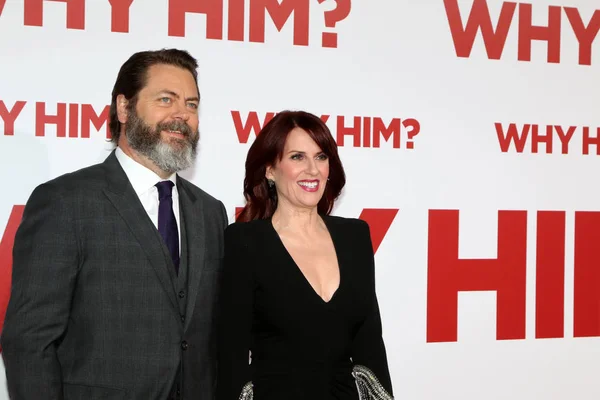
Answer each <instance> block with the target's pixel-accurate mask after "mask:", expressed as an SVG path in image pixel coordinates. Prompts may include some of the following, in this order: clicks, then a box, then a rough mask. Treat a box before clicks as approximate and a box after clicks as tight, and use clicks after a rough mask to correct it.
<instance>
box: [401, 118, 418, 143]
mask: <svg viewBox="0 0 600 400" xmlns="http://www.w3.org/2000/svg"><path fill="white" fill-rule="evenodd" d="M402 125H404V127H405V128H408V127H411V128H412V129H411V130H410V131H408V140H407V141H406V148H407V149H414V147H415V143H414V142H412V139H413V138H414V137H415V136H417V135H418V134H419V132H421V124H420V123H419V121H417V120H416V119H414V118H408V119H405V120H404V121H402Z"/></svg>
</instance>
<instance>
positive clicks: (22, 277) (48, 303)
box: [2, 184, 79, 400]
mask: <svg viewBox="0 0 600 400" xmlns="http://www.w3.org/2000/svg"><path fill="white" fill-rule="evenodd" d="M71 213H72V209H71V208H70V207H69V203H68V202H67V201H65V199H64V198H63V196H61V195H60V193H59V191H58V190H57V189H56V188H55V187H53V186H51V185H48V184H46V185H41V186H39V187H38V188H36V189H35V190H34V192H33V193H32V195H31V197H30V198H29V200H28V202H27V204H26V206H25V210H24V214H23V220H22V221H21V224H20V225H19V228H18V230H17V233H16V236H15V242H14V247H13V270H12V288H11V296H10V300H9V304H8V309H7V311H6V318H5V321H4V328H3V331H2V356H3V358H4V366H5V369H6V379H7V386H8V392H9V396H10V398H11V399H14V400H27V399H41V398H44V399H49V400H57V399H62V398H63V394H62V392H63V390H62V374H61V366H60V364H59V362H58V358H57V346H58V344H59V343H60V340H61V338H62V336H63V334H64V333H65V330H66V326H67V321H68V319H69V312H70V308H71V297H72V294H73V290H74V287H75V280H76V276H77V271H78V268H79V248H78V237H77V235H76V227H75V225H74V221H73V217H72V215H71Z"/></svg>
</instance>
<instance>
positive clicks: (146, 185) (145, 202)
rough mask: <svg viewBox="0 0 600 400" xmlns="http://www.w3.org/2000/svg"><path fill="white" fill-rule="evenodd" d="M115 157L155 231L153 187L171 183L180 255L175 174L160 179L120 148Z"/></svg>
mask: <svg viewBox="0 0 600 400" xmlns="http://www.w3.org/2000/svg"><path fill="white" fill-rule="evenodd" d="M115 155H116V156H117V160H118V161H119V164H121V167H122V168H123V170H124V171H125V174H126V175H127V178H129V182H131V186H133V190H134V191H135V193H136V194H137V195H138V198H139V199H140V202H141V203H142V206H143V207H144V210H146V213H147V214H148V216H149V217H150V219H151V220H152V222H153V223H154V226H155V227H156V229H158V203H159V201H158V188H157V187H156V186H154V185H156V184H157V183H158V182H160V181H166V180H170V181H171V182H173V184H174V186H173V213H174V214H175V220H176V221H177V231H178V236H179V254H180V255H181V224H180V223H179V193H178V191H177V180H176V178H175V177H176V174H173V175H171V176H170V177H169V178H168V179H162V178H161V177H160V176H158V175H156V173H154V172H153V171H151V170H150V169H148V168H146V167H144V166H143V165H142V164H140V163H138V162H137V161H135V160H134V159H132V158H131V157H129V156H128V155H127V154H125V153H124V152H123V150H121V148H119V147H117V149H116V151H115Z"/></svg>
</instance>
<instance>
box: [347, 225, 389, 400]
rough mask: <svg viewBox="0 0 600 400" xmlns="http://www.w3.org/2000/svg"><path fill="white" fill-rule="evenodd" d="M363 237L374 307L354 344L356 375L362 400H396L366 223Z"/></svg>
mask: <svg viewBox="0 0 600 400" xmlns="http://www.w3.org/2000/svg"><path fill="white" fill-rule="evenodd" d="M361 222H362V221H361ZM359 237H360V240H361V242H363V243H365V246H366V245H368V248H367V249H366V250H365V251H367V254H368V259H369V265H368V275H367V277H368V280H367V283H368V289H367V294H366V295H367V298H368V299H369V300H368V301H369V303H370V304H369V308H368V310H369V311H368V313H367V315H366V317H365V319H364V321H363V322H362V324H361V326H360V327H359V329H358V332H357V334H356V336H355V338H354V341H353V344H352V361H353V364H354V368H353V375H354V378H355V379H356V382H357V386H358V389H359V394H360V399H361V400H363V399H369V400H392V399H393V391H392V382H391V378H390V373H389V369H388V362H387V355H386V350H385V344H384V342H383V337H382V326H381V316H380V313H379V304H378V301H377V294H376V291H375V258H374V254H373V246H372V244H371V235H370V231H369V226H368V225H367V223H365V222H362V223H361V232H360V236H359ZM361 247H362V246H361Z"/></svg>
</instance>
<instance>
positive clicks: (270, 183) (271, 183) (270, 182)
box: [267, 179, 275, 188]
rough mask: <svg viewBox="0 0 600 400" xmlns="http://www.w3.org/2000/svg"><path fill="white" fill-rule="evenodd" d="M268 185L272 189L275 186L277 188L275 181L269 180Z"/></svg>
mask: <svg viewBox="0 0 600 400" xmlns="http://www.w3.org/2000/svg"><path fill="white" fill-rule="evenodd" d="M267 183H268V184H269V187H270V188H272V187H273V186H275V181H274V180H273V179H267Z"/></svg>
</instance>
